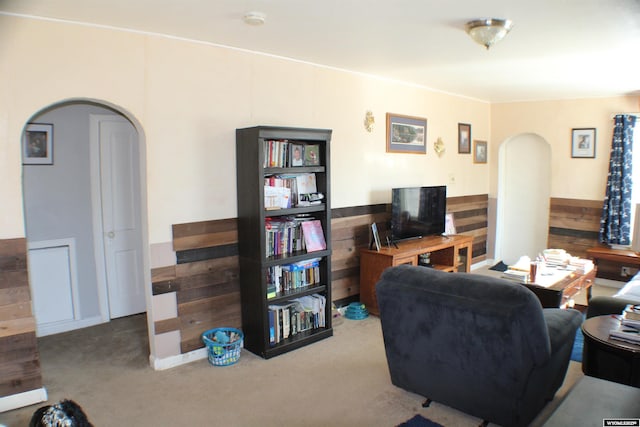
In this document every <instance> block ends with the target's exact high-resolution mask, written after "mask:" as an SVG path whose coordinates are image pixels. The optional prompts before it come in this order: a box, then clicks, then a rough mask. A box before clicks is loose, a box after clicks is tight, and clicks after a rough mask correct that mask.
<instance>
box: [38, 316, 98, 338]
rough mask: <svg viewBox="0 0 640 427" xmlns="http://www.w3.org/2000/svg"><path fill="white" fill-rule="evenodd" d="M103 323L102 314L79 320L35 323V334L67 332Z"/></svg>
mask: <svg viewBox="0 0 640 427" xmlns="http://www.w3.org/2000/svg"><path fill="white" fill-rule="evenodd" d="M101 323H104V321H103V320H102V316H94V317H89V318H87V319H81V320H65V321H62V322H53V323H45V324H41V325H36V336H38V337H46V336H47V335H53V334H59V333H62V332H69V331H73V330H75V329H82V328H88V327H90V326H95V325H99V324H101Z"/></svg>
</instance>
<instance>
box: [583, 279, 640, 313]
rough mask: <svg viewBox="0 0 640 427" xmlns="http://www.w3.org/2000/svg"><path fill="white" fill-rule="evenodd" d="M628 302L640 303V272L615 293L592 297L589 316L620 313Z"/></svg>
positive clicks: (588, 310)
mask: <svg viewBox="0 0 640 427" xmlns="http://www.w3.org/2000/svg"><path fill="white" fill-rule="evenodd" d="M628 304H640V272H638V273H636V275H635V276H633V277H632V278H631V280H629V281H628V282H627V283H626V284H625V285H624V286H623V287H622V289H620V290H619V291H618V292H617V293H616V294H615V295H613V296H610V297H609V296H597V297H593V298H591V299H590V300H589V303H588V307H587V318H589V317H594V316H602V315H605V314H620V313H622V311H623V310H624V308H625V307H626V306H627V305H628Z"/></svg>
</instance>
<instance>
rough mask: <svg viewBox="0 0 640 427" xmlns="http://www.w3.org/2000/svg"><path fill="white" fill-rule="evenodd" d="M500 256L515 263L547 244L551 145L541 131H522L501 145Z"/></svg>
mask: <svg viewBox="0 0 640 427" xmlns="http://www.w3.org/2000/svg"><path fill="white" fill-rule="evenodd" d="M498 155H499V163H498V203H497V219H496V224H497V227H496V228H497V230H496V258H497V259H500V260H503V261H504V262H505V263H506V264H508V265H509V264H514V263H515V262H516V261H518V259H519V258H520V257H521V256H523V255H527V256H529V257H530V258H532V259H533V258H535V257H536V256H537V254H538V253H540V252H541V251H542V250H543V249H545V248H546V246H547V237H548V230H549V198H550V193H551V147H550V146H549V143H547V141H545V140H544V138H542V137H541V136H539V135H535V134H521V135H517V136H514V137H512V138H509V139H507V140H506V141H505V142H504V143H503V144H502V145H501V146H500V149H499V154H498Z"/></svg>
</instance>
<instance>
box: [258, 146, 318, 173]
mask: <svg viewBox="0 0 640 427" xmlns="http://www.w3.org/2000/svg"><path fill="white" fill-rule="evenodd" d="M263 144H264V161H263V164H262V166H263V167H265V168H288V167H296V166H317V165H319V164H320V146H319V145H318V144H301V143H297V142H295V141H293V142H290V141H288V140H286V139H280V140H265V141H264V142H263Z"/></svg>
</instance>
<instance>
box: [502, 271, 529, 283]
mask: <svg viewBox="0 0 640 427" xmlns="http://www.w3.org/2000/svg"><path fill="white" fill-rule="evenodd" d="M502 277H504V278H505V279H511V280H515V281H517V282H520V283H527V282H528V281H529V272H528V271H522V270H516V269H512V268H509V269H507V270H506V271H505V272H504V273H502Z"/></svg>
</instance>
